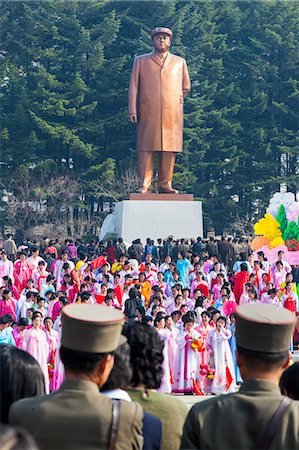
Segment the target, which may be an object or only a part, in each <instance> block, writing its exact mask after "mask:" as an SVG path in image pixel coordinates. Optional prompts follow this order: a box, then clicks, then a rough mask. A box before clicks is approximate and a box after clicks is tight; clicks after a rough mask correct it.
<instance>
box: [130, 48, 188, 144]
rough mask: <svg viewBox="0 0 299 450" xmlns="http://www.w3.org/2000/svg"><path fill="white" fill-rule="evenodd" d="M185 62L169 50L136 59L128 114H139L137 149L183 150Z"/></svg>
mask: <svg viewBox="0 0 299 450" xmlns="http://www.w3.org/2000/svg"><path fill="white" fill-rule="evenodd" d="M190 88H191V85H190V78H189V73H188V69H187V64H186V61H185V60H184V59H183V58H181V57H180V56H176V55H172V54H171V53H168V55H167V57H166V59H165V61H164V63H163V61H162V60H161V58H159V56H158V55H157V54H156V53H155V52H152V53H148V54H146V55H141V56H138V57H137V58H135V61H134V64H133V69H132V73H131V81H130V88H129V113H130V114H137V120H138V122H137V124H138V125H137V150H138V151H141V152H160V151H163V152H181V151H182V149H183V114H184V97H185V96H186V95H188V93H189V91H190Z"/></svg>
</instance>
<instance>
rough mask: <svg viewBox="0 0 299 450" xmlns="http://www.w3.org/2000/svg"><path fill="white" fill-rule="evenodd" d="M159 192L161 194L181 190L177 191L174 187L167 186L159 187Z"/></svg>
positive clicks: (176, 192)
mask: <svg viewBox="0 0 299 450" xmlns="http://www.w3.org/2000/svg"><path fill="white" fill-rule="evenodd" d="M159 193H160V194H179V191H177V190H176V189H173V188H171V187H165V188H163V187H162V188H160V189H159Z"/></svg>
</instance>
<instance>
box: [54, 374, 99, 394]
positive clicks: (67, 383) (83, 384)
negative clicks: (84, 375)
mask: <svg viewBox="0 0 299 450" xmlns="http://www.w3.org/2000/svg"><path fill="white" fill-rule="evenodd" d="M60 389H63V390H65V389H68V390H69V389H71V390H76V391H93V392H95V393H97V394H99V387H98V386H97V385H96V384H95V383H94V382H93V381H89V380H79V379H75V378H74V379H71V380H64V381H63V383H62V385H61V387H60Z"/></svg>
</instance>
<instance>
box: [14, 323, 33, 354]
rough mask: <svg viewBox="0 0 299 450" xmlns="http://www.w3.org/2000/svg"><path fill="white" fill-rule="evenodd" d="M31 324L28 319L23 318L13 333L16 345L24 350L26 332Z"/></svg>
mask: <svg viewBox="0 0 299 450" xmlns="http://www.w3.org/2000/svg"><path fill="white" fill-rule="evenodd" d="M28 325H29V322H28V320H27V319H25V318H23V317H22V318H21V319H20V320H19V322H18V325H17V327H16V328H14V329H13V330H12V332H11V334H12V336H13V338H14V340H15V343H16V347H18V348H20V349H22V348H23V340H24V335H25V330H26V328H27V327H28Z"/></svg>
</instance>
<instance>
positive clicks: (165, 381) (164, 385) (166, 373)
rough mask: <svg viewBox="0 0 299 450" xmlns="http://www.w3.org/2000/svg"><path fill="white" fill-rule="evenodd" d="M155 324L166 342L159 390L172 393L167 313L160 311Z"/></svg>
mask: <svg viewBox="0 0 299 450" xmlns="http://www.w3.org/2000/svg"><path fill="white" fill-rule="evenodd" d="M154 326H155V328H156V330H157V333H158V335H159V338H160V339H161V341H162V342H163V343H164V347H163V363H162V373H163V375H162V381H161V386H160V387H159V389H158V392H164V394H170V393H171V382H170V381H171V380H170V368H169V359H168V341H169V339H170V331H169V330H168V329H167V328H165V314H164V313H162V312H159V313H158V314H157V316H156V318H155V320H154Z"/></svg>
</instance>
